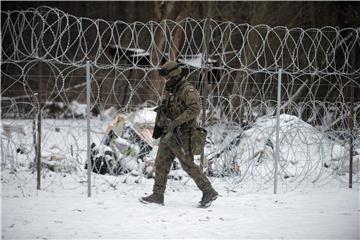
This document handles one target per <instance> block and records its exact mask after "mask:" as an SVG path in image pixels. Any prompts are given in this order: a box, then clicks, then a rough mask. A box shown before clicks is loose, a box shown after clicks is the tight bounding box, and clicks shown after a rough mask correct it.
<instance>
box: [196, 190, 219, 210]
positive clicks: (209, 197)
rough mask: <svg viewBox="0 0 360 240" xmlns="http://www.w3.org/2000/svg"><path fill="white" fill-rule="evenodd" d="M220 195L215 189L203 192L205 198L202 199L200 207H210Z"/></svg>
mask: <svg viewBox="0 0 360 240" xmlns="http://www.w3.org/2000/svg"><path fill="white" fill-rule="evenodd" d="M218 195H219V194H218V193H217V192H216V191H215V190H214V189H211V190H210V191H207V192H203V196H202V198H201V201H200V202H199V207H201V208H207V207H209V206H210V205H211V202H212V201H215V200H216V198H217V197H218Z"/></svg>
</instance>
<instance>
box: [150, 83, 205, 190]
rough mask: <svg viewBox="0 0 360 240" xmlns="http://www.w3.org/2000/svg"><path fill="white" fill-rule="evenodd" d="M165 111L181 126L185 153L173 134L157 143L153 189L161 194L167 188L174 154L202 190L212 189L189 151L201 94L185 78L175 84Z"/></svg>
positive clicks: (167, 99)
mask: <svg viewBox="0 0 360 240" xmlns="http://www.w3.org/2000/svg"><path fill="white" fill-rule="evenodd" d="M165 104H166V110H167V112H168V114H169V115H170V117H171V118H172V119H174V122H175V125H176V126H181V140H182V144H183V148H184V150H185V155H184V154H183V153H182V152H181V151H180V148H179V146H178V145H177V143H176V141H175V137H174V136H172V137H171V139H170V141H169V142H168V143H163V142H162V139H160V145H159V149H158V152H157V156H156V159H155V167H156V172H155V184H154V187H153V192H154V193H158V194H163V193H164V191H165V187H166V180H167V176H168V174H169V171H170V167H171V164H172V162H173V161H174V158H175V157H177V158H178V159H179V161H180V164H181V166H182V168H183V169H184V171H185V172H186V173H187V174H189V175H190V177H191V178H192V179H193V180H194V181H195V183H196V185H197V186H198V187H199V189H200V190H201V191H203V192H207V191H210V190H212V187H211V184H210V182H209V180H208V179H207V177H206V176H205V175H204V174H203V172H202V171H201V170H200V169H199V167H198V166H197V165H196V164H195V163H194V156H193V155H192V154H191V144H190V136H191V130H192V128H193V127H195V126H196V118H197V116H198V115H199V112H200V107H201V106H200V97H199V93H198V91H197V90H196V89H195V88H194V87H193V86H192V85H191V84H190V83H188V82H187V81H186V80H185V79H183V80H181V81H180V82H179V83H178V86H177V89H175V91H174V93H169V94H168V95H167V97H166V100H165Z"/></svg>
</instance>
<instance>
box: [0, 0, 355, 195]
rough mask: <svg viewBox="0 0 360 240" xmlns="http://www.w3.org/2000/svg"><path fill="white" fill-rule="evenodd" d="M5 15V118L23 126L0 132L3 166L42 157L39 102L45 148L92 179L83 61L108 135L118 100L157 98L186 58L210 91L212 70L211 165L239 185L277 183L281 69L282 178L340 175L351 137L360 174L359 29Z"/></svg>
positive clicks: (193, 76)
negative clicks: (168, 68) (166, 74)
mask: <svg viewBox="0 0 360 240" xmlns="http://www.w3.org/2000/svg"><path fill="white" fill-rule="evenodd" d="M1 17H2V25H1V36H2V52H1V54H2V61H1V75H2V84H1V96H2V102H1V109H2V111H1V115H2V118H3V122H4V123H3V125H2V128H3V129H8V128H6V126H8V125H12V126H15V127H17V126H22V127H23V128H24V129H25V130H24V132H21V133H19V132H16V131H15V132H12V136H10V135H6V131H5V130H4V131H3V133H2V152H3V155H2V164H3V166H4V167H5V168H6V167H8V166H10V165H11V168H14V167H15V168H17V167H19V166H23V163H24V161H27V162H33V161H34V158H35V150H34V140H33V138H32V137H31V136H32V135H33V131H34V130H33V129H34V127H32V125H31V124H28V122H27V121H29V120H26V119H32V118H33V114H34V113H36V111H37V110H38V109H41V112H42V116H43V118H44V121H43V131H42V134H43V137H42V139H43V142H42V151H43V152H42V154H43V156H48V160H49V159H50V160H53V159H56V156H58V157H59V158H61V159H65V160H64V162H67V164H66V166H68V167H65V169H63V168H62V169H60V170H59V171H65V172H72V171H74V170H76V171H78V172H79V176H80V178H85V173H84V172H83V170H82V169H83V165H84V162H85V159H86V151H85V150H86V144H85V142H86V133H85V132H84V129H85V121H83V119H84V117H85V115H84V114H83V112H82V111H81V109H83V106H82V105H81V104H79V102H80V103H84V99H85V94H86V91H85V85H86V82H85V80H86V78H85V67H84V65H85V62H86V61H87V60H89V61H90V62H91V65H92V93H91V98H92V99H91V101H92V110H93V113H94V115H95V116H99V118H97V119H95V120H94V122H95V123H96V124H93V125H92V141H94V142H97V143H99V142H100V141H101V139H102V138H103V130H104V128H105V126H106V125H107V124H108V122H109V121H111V119H112V118H113V117H114V113H112V114H110V115H109V114H108V113H109V112H111V109H115V110H114V111H115V112H123V113H125V114H128V113H130V112H134V111H136V110H138V109H139V108H144V107H152V106H154V105H155V104H156V103H157V102H158V100H159V99H160V98H161V95H162V86H163V82H162V80H161V79H160V78H159V77H158V75H157V73H156V70H157V69H158V68H159V66H160V65H161V64H162V63H164V62H165V61H166V60H169V59H177V61H178V62H179V63H180V64H181V67H182V68H183V70H184V72H185V73H186V74H187V76H188V78H189V81H191V82H192V83H194V84H195V86H196V87H197V88H198V89H199V90H200V91H201V93H203V89H204V81H203V79H204V76H207V81H205V88H206V89H207V95H206V96H205V97H206V101H205V103H206V104H205V107H206V113H207V114H206V121H205V126H206V127H207V129H208V130H209V137H208V144H207V147H206V149H205V156H206V159H207V160H208V161H209V168H208V171H209V174H211V175H213V176H215V177H219V176H222V177H225V178H226V179H230V180H229V184H230V185H232V186H233V187H237V186H239V185H242V184H244V183H246V182H248V181H249V180H252V181H254V182H256V183H258V185H259V187H260V188H262V187H267V186H270V185H271V183H272V181H273V175H272V174H273V171H274V169H273V160H274V147H273V146H274V144H275V118H274V113H275V108H276V88H277V87H276V85H277V71H278V69H279V68H281V69H282V70H283V80H282V97H281V106H282V107H281V111H282V112H281V113H282V115H281V118H280V123H281V125H280V126H281V129H280V142H281V147H280V162H279V164H280V166H279V167H280V173H279V176H280V179H281V181H282V183H283V184H284V185H285V186H294V185H298V184H300V183H301V182H302V181H304V180H309V181H313V182H328V181H330V179H333V178H335V179H338V180H341V181H343V180H344V177H343V176H344V175H345V174H346V172H347V169H348V166H347V165H348V161H349V148H350V145H349V144H350V140H349V139H351V137H353V147H354V150H353V154H354V161H355V164H357V165H356V166H357V172H355V174H356V175H357V176H358V178H359V169H358V168H359V166H358V164H359V163H358V162H359V161H360V157H359V156H360V137H359V133H360V127H359V122H360V119H359V116H360V101H359V98H356V97H355V98H354V97H351V96H352V94H351V93H352V92H355V93H356V92H358V91H359V90H360V64H359V62H358V61H357V60H356V57H357V56H356V54H357V53H358V52H359V49H360V36H359V33H360V29H359V28H343V29H339V28H337V27H332V26H326V27H322V28H309V29H303V28H299V27H298V28H287V27H283V26H277V27H270V26H268V25H264V24H261V25H256V26H252V25H249V24H238V23H234V22H230V21H227V22H221V21H216V20H212V19H210V20H209V22H207V20H196V19H192V18H186V19H183V20H181V21H178V22H175V21H172V20H163V21H161V22H154V21H149V22H145V23H143V22H133V23H127V22H123V21H115V22H110V21H106V20H103V19H89V18H84V17H76V16H73V15H70V14H67V13H65V12H63V11H61V10H59V9H56V8H49V7H39V8H36V9H33V8H30V9H27V10H22V11H10V12H3V11H2V12H1ZM206 23H208V25H206ZM206 26H208V28H207V29H206ZM207 39H208V40H207ZM206 41H207V42H206ZM204 49H206V52H204ZM205 71H206V73H207V75H205V74H204V72H205ZM38 82H40V84H38ZM35 93H38V94H39V95H38V97H34V95H35ZM356 96H358V95H356ZM202 97H204V95H202ZM352 102H353V103H352ZM54 109H55V110H54ZM95 112H97V113H95ZM350 113H352V117H351V116H350V115H351V114H350ZM53 118H57V120H53ZM66 119H67V120H66ZM79 119H80V120H79ZM349 119H350V120H349ZM351 119H352V122H353V124H354V126H353V127H352V129H350V125H351V124H349V122H350V121H351ZM30 122H31V121H30ZM21 134H22V135H21ZM24 134H25V135H26V136H27V137H26V138H24V137H23V136H24ZM15 135H16V136H15ZM59 139H61V140H60V141H61V144H59V142H58V141H59ZM19 152H22V153H23V154H22V156H18V154H19ZM59 155H61V156H59ZM52 158H53V159H52ZM356 161H357V163H356ZM9 164H10V165H9ZM356 166H355V168H356ZM140 171H141V170H140ZM229 176H230V178H228V177H229ZM358 178H357V179H358Z"/></svg>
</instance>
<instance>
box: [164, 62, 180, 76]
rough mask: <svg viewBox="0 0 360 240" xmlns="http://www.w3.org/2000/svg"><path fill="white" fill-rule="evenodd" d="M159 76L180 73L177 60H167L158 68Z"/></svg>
mask: <svg viewBox="0 0 360 240" xmlns="http://www.w3.org/2000/svg"><path fill="white" fill-rule="evenodd" d="M159 74H160V76H163V77H165V76H169V77H177V76H179V75H180V74H181V68H180V66H179V64H178V63H177V62H174V61H169V62H166V63H165V64H164V65H162V66H161V68H160V69H159Z"/></svg>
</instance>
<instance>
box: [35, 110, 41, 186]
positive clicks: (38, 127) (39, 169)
mask: <svg viewBox="0 0 360 240" xmlns="http://www.w3.org/2000/svg"><path fill="white" fill-rule="evenodd" d="M39 105H40V104H39ZM36 150H37V153H36V155H37V157H36V158H37V161H36V169H37V171H36V172H37V187H36V188H37V189H38V190H40V187H41V108H40V106H39V108H38V122H37V148H36Z"/></svg>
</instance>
